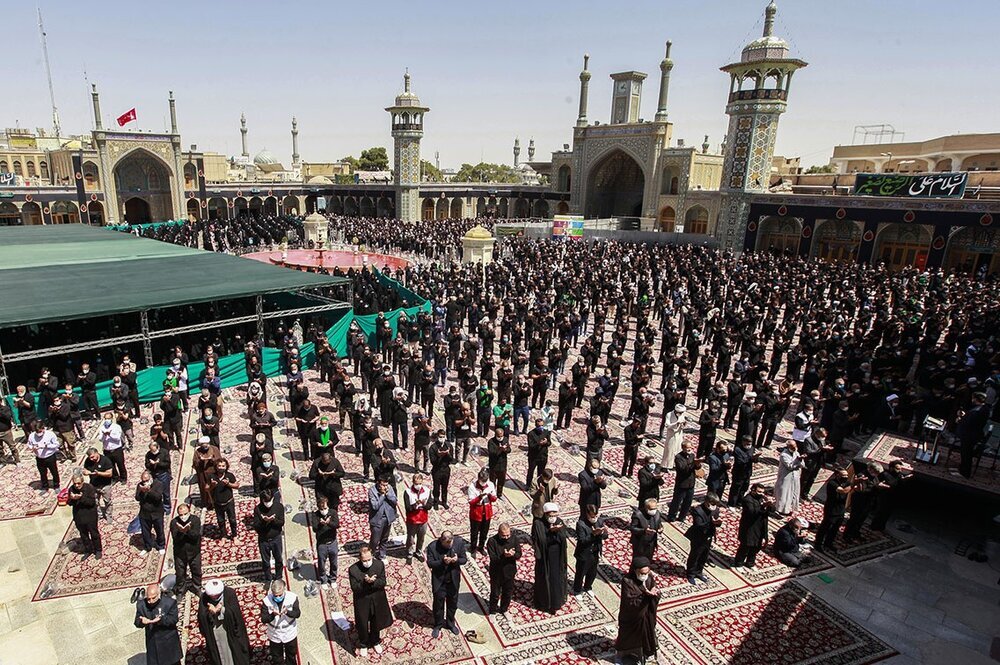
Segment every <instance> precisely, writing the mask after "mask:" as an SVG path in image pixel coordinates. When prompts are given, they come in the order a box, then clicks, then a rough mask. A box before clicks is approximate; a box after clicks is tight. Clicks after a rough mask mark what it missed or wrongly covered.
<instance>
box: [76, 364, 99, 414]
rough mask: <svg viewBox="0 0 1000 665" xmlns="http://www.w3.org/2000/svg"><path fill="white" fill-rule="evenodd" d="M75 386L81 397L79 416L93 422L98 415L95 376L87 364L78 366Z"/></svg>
mask: <svg viewBox="0 0 1000 665" xmlns="http://www.w3.org/2000/svg"><path fill="white" fill-rule="evenodd" d="M76 385H77V387H78V388H80V392H81V393H82V395H83V409H82V410H81V414H82V415H83V416H84V417H85V418H87V420H94V419H95V418H97V415H98V414H99V413H100V407H99V406H98V405H97V374H95V373H94V372H92V371H91V370H90V365H89V364H88V363H83V364H82V365H81V366H80V373H79V374H77V376H76Z"/></svg>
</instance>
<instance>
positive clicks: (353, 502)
mask: <svg viewBox="0 0 1000 665" xmlns="http://www.w3.org/2000/svg"><path fill="white" fill-rule="evenodd" d="M305 491H306V492H309V491H310V490H308V489H307V490H305ZM400 503H402V502H400ZM398 512H399V516H398V518H397V519H396V521H395V522H393V524H392V534H393V535H394V536H400V535H405V534H406V526H405V523H404V521H403V515H402V505H400V507H399V511H398ZM337 517H338V518H339V519H340V530H339V531H338V532H337V540H338V541H339V542H340V551H341V552H350V553H352V554H353V553H356V552H357V551H358V550H359V549H360V548H361V546H362V545H367V544H368V542H369V541H370V540H371V535H372V532H371V526H370V525H369V524H368V486H366V485H360V484H356V483H351V484H347V485H345V487H344V493H343V494H342V495H341V496H340V510H339V511H338V512H337ZM397 547H400V546H397ZM390 549H391V546H390Z"/></svg>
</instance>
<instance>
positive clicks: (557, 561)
mask: <svg viewBox="0 0 1000 665" xmlns="http://www.w3.org/2000/svg"><path fill="white" fill-rule="evenodd" d="M542 515H543V517H542V518H541V519H535V521H534V523H533V524H532V526H531V545H532V548H533V549H534V553H535V593H534V604H535V608H536V609H538V610H542V611H544V612H549V613H550V614H555V613H556V612H558V611H559V608H561V607H562V606H563V604H565V602H566V590H567V589H566V587H567V584H566V571H567V570H568V564H567V556H566V554H567V548H566V528H565V527H566V525H565V524H564V523H563V521H562V520H561V519H560V518H559V504H557V503H551V502H550V503H546V504H544V505H543V506H542Z"/></svg>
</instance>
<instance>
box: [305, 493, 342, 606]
mask: <svg viewBox="0 0 1000 665" xmlns="http://www.w3.org/2000/svg"><path fill="white" fill-rule="evenodd" d="M310 521H311V522H312V528H313V531H314V532H315V533H316V579H317V580H318V581H319V583H320V584H321V585H322V586H323V588H324V589H329V588H330V585H331V584H332V585H333V586H336V585H337V556H338V554H339V553H340V552H339V546H338V545H337V530H338V529H339V528H340V518H339V517H338V515H337V511H336V510H330V506H329V504H328V503H327V501H326V499H325V498H323V497H319V498H317V499H316V512H315V513H314V514H313V515H312V518H311V520H310Z"/></svg>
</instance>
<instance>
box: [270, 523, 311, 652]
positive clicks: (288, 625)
mask: <svg viewBox="0 0 1000 665" xmlns="http://www.w3.org/2000/svg"><path fill="white" fill-rule="evenodd" d="M282 514H284V511H282ZM264 569H265V570H267V566H265V567H264ZM270 589H271V590H270V592H269V593H268V594H267V595H266V596H264V600H263V601H261V604H260V621H261V623H263V624H264V631H265V632H266V633H267V641H268V643H269V651H270V652H271V663H272V665H297V663H298V654H299V627H298V618H299V617H300V616H302V609H301V608H300V607H299V598H298V596H296V595H295V594H294V593H292V592H291V591H289V590H288V589H286V588H285V582H284V581H283V580H281V579H276V580H274V581H273V582H271V583H270Z"/></svg>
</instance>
